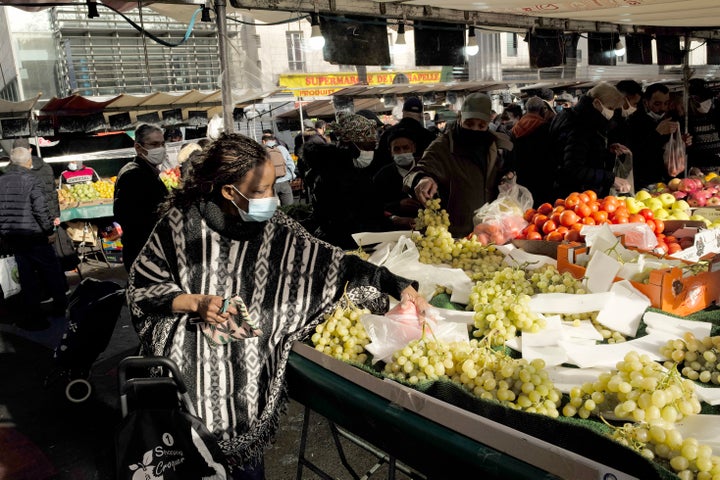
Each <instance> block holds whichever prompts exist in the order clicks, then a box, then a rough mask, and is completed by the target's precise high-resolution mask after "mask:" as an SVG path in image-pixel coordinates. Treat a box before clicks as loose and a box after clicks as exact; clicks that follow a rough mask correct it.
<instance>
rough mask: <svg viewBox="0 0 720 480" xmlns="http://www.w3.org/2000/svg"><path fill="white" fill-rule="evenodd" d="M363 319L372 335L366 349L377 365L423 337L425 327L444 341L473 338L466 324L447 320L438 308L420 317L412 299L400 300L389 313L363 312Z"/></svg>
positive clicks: (366, 329) (428, 331)
mask: <svg viewBox="0 0 720 480" xmlns="http://www.w3.org/2000/svg"><path fill="white" fill-rule="evenodd" d="M360 322H362V324H363V327H365V331H366V332H367V334H368V337H370V343H369V344H367V345H366V346H365V349H366V350H367V351H368V352H370V353H372V355H373V359H372V362H373V364H374V363H376V362H378V361H383V362H388V361H390V360H392V355H393V353H395V352H397V351H398V350H400V349H402V348H405V346H406V345H407V344H408V343H410V342H412V341H413V340H417V339H419V338H421V337H422V336H423V330H424V333H425V336H426V337H430V338H434V339H437V340H442V341H444V342H457V341H469V334H468V327H467V325H466V324H464V323H457V322H445V321H444V320H443V318H442V317H441V316H440V311H439V310H438V309H436V308H430V309H428V310H426V311H425V315H424V316H423V317H420V316H419V315H418V312H417V309H416V308H415V304H414V303H412V302H402V303H399V304H397V305H396V306H395V307H394V308H392V309H391V310H390V311H389V312H387V313H386V314H385V315H363V316H362V317H361V318H360Z"/></svg>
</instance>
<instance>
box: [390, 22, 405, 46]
mask: <svg viewBox="0 0 720 480" xmlns="http://www.w3.org/2000/svg"><path fill="white" fill-rule="evenodd" d="M405 50H407V43H405V22H398V33H397V38H396V39H395V45H393V52H395V53H402V52H404V51H405Z"/></svg>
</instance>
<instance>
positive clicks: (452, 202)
mask: <svg viewBox="0 0 720 480" xmlns="http://www.w3.org/2000/svg"><path fill="white" fill-rule="evenodd" d="M463 131H465V132H467V130H465V129H464V128H461V127H460V126H459V125H458V124H455V125H454V126H453V127H452V128H451V129H449V130H448V131H447V132H445V133H442V134H440V136H438V138H437V139H436V140H435V141H434V142H433V143H431V144H430V146H429V147H428V148H427V150H425V153H424V155H423V157H422V159H420V161H419V162H418V163H417V165H416V166H415V167H414V168H413V169H412V170H410V173H408V174H407V175H406V176H405V179H404V181H403V187H404V189H405V191H406V192H408V193H410V194H411V195H414V190H415V186H416V185H417V183H418V182H419V181H420V180H421V179H422V178H424V177H431V178H433V179H434V180H435V182H436V183H437V184H438V193H439V195H440V199H441V204H440V205H441V208H444V209H445V210H447V212H448V214H449V216H450V228H449V231H450V233H451V234H452V235H453V236H454V237H464V236H466V235H468V234H469V233H470V232H472V230H473V227H474V225H473V214H474V213H475V210H477V209H478V208H480V207H481V206H483V205H484V204H485V203H487V202H491V201H493V200H495V198H497V195H498V183H499V182H500V178H501V177H502V175H503V174H504V173H505V171H506V170H507V168H506V166H505V165H503V161H502V160H503V159H502V157H501V156H500V154H499V149H504V150H507V151H510V150H512V148H513V145H512V142H510V139H509V138H508V137H507V136H506V135H504V134H501V133H496V132H491V131H486V132H473V133H481V134H484V135H482V137H484V141H482V142H481V143H473V144H471V145H468V144H466V143H464V142H463V141H462V140H461V139H460V137H461V136H462V134H463Z"/></svg>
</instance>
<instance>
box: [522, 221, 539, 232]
mask: <svg viewBox="0 0 720 480" xmlns="http://www.w3.org/2000/svg"><path fill="white" fill-rule="evenodd" d="M525 230H526V232H525V233H530V232H537V231H538V228H537V225H535V224H534V223H531V224H530V225H528V226H527V227H525Z"/></svg>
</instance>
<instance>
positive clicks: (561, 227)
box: [555, 225, 570, 235]
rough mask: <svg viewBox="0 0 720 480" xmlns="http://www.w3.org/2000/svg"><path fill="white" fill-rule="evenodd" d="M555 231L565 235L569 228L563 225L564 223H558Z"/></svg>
mask: <svg viewBox="0 0 720 480" xmlns="http://www.w3.org/2000/svg"><path fill="white" fill-rule="evenodd" d="M555 231H556V232H558V233H562V234H563V235H565V234H566V233H567V232H569V231H570V230H569V229H568V227H566V226H564V225H560V226H559V227H557V228H556V229H555Z"/></svg>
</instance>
